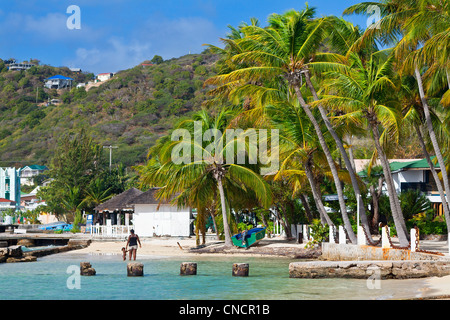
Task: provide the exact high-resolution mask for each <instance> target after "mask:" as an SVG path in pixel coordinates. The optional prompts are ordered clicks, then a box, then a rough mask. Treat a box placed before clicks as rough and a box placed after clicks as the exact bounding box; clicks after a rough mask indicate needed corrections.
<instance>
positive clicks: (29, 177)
mask: <svg viewBox="0 0 450 320" xmlns="http://www.w3.org/2000/svg"><path fill="white" fill-rule="evenodd" d="M46 170H48V168H47V167H46V166H39V165H36V164H33V165H31V166H25V167H23V168H20V183H21V184H25V185H32V184H33V178H34V177H35V176H37V175H39V174H41V173H43V172H44V171H46Z"/></svg>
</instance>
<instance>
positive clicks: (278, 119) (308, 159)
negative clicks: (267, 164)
mask: <svg viewBox="0 0 450 320" xmlns="http://www.w3.org/2000/svg"><path fill="white" fill-rule="evenodd" d="M290 100H291V101H289V100H288V99H286V100H284V101H282V102H280V103H277V104H273V105H268V106H266V107H265V112H266V114H267V116H268V117H269V118H270V123H271V125H272V126H273V127H274V128H277V129H279V130H280V158H281V159H283V160H282V161H281V164H280V169H279V170H278V172H277V173H276V174H274V175H273V179H274V180H275V181H277V180H281V179H283V180H286V181H287V182H288V183H289V184H290V185H291V186H292V193H293V194H296V193H298V192H300V191H301V190H302V189H303V190H304V189H305V185H306V184H309V187H310V190H311V193H312V195H313V199H314V202H315V204H316V207H317V209H318V211H319V213H320V217H321V221H323V222H325V223H326V224H328V225H330V226H334V223H333V221H332V220H331V219H330V217H329V216H328V214H327V212H326V210H325V207H324V204H323V200H322V196H321V193H320V188H319V186H318V185H317V183H316V180H317V174H314V171H315V170H317V169H318V170H322V171H325V170H326V169H327V168H328V166H327V162H326V159H325V158H324V157H323V156H322V157H320V156H318V154H320V153H321V152H319V151H320V149H319V148H320V145H319V143H318V141H317V136H316V135H315V134H314V128H312V125H311V122H310V121H309V119H308V118H307V117H306V114H305V113H304V111H303V109H302V108H301V107H300V106H299V103H298V101H296V100H295V99H294V100H292V99H290ZM322 155H323V153H322Z"/></svg>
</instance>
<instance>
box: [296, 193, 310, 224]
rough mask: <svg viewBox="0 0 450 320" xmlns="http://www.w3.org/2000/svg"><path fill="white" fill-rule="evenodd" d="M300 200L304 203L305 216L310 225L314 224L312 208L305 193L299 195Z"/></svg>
mask: <svg viewBox="0 0 450 320" xmlns="http://www.w3.org/2000/svg"><path fill="white" fill-rule="evenodd" d="M298 197H299V198H300V201H301V202H302V205H303V208H305V215H306V219H307V220H308V223H312V214H311V208H310V207H309V204H308V201H306V197H305V195H304V194H303V193H300V194H299V195H298Z"/></svg>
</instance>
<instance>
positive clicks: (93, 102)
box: [0, 54, 218, 167]
mask: <svg viewBox="0 0 450 320" xmlns="http://www.w3.org/2000/svg"><path fill="white" fill-rule="evenodd" d="M217 60H218V56H217V55H214V54H191V55H186V56H183V57H180V58H176V59H171V60H167V61H159V62H160V63H158V64H152V63H151V62H150V61H143V62H142V64H139V65H138V66H135V67H134V68H131V69H127V70H123V71H119V72H118V73H116V74H115V75H114V77H113V78H112V79H110V80H109V81H105V82H104V83H102V84H101V85H99V86H97V87H92V88H90V89H89V90H87V91H86V89H85V88H84V87H81V88H76V87H75V86H76V84H77V83H87V82H88V81H91V80H92V79H93V77H94V75H93V74H90V73H74V72H72V71H71V70H70V69H69V68H66V67H60V68H57V67H52V66H47V65H41V66H35V67H32V68H30V69H28V70H26V71H8V69H7V67H6V65H5V63H4V62H3V61H2V60H0V166H16V167H20V166H24V165H29V164H41V165H49V162H50V159H51V158H52V155H53V151H54V146H55V145H56V142H57V141H58V139H59V137H60V136H61V135H62V134H63V133H64V132H67V131H69V130H75V131H76V130H79V129H81V128H85V129H86V130H87V132H88V133H89V134H90V135H91V136H92V137H93V138H94V139H95V140H96V141H97V142H98V143H100V144H102V145H114V146H117V147H118V148H117V149H115V150H114V151H113V163H118V162H121V163H123V164H124V165H126V166H132V165H135V164H137V163H142V162H143V161H144V160H145V158H146V154H147V150H148V148H149V147H151V146H152V145H153V144H154V142H155V141H156V140H157V139H158V138H159V137H160V136H162V135H164V134H165V133H167V131H168V130H169V129H170V128H172V126H173V125H174V124H175V123H176V122H177V121H178V120H179V119H180V118H183V117H188V116H189V114H190V113H191V112H193V111H197V110H199V109H200V108H201V105H202V103H203V102H204V101H205V100H206V99H207V95H206V93H207V91H208V89H207V88H203V83H204V81H205V80H206V79H207V78H208V77H211V76H212V75H214V74H215V70H214V68H215V65H214V63H215V62H216V61H217ZM54 75H63V76H67V77H71V78H73V79H74V80H75V81H74V85H73V88H72V89H60V90H56V89H47V88H44V80H45V79H46V78H48V77H51V76H54ZM51 99H58V100H60V103H58V104H56V105H55V104H48V103H47V102H48V101H49V100H51ZM106 152H107V151H106V150H105V153H106Z"/></svg>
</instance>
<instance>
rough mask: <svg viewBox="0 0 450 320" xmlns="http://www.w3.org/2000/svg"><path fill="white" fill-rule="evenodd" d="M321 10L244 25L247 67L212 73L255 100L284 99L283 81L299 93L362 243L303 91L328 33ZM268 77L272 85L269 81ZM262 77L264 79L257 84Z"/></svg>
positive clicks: (219, 81) (216, 79)
mask: <svg viewBox="0 0 450 320" xmlns="http://www.w3.org/2000/svg"><path fill="white" fill-rule="evenodd" d="M314 14H315V10H314V9H313V8H309V7H306V9H304V10H302V11H295V10H291V11H288V12H286V13H285V14H283V15H279V14H273V15H271V16H270V17H269V26H268V27H266V28H261V27H258V26H247V27H244V28H242V32H243V33H244V34H245V37H244V38H242V39H241V40H240V41H239V45H240V47H241V48H242V49H243V52H242V53H240V54H236V55H235V56H233V57H232V59H233V61H236V62H239V63H241V64H243V65H245V64H247V65H248V66H247V67H242V68H239V69H237V70H234V71H232V72H230V73H228V74H224V75H218V76H216V77H213V78H212V79H209V80H208V81H207V83H208V84H215V85H218V86H219V88H220V87H225V86H230V84H233V86H234V87H235V88H234V91H233V93H235V94H237V95H238V96H239V95H241V96H245V95H247V96H248V95H250V96H252V97H253V96H255V98H254V103H255V104H260V105H263V104H265V103H267V101H270V100H273V99H279V97H274V96H278V95H279V88H277V86H278V87H283V86H284V87H287V88H288V89H289V90H291V91H292V92H293V93H294V94H295V96H296V97H297V99H298V101H299V103H300V105H301V107H302V108H303V110H304V112H305V113H306V115H307V117H308V119H309V120H310V121H311V123H312V124H313V126H314V130H315V132H316V134H317V136H318V138H319V142H320V146H321V148H322V150H323V151H324V154H325V156H326V159H327V162H328V166H329V167H330V170H331V173H332V176H333V181H334V184H335V188H336V192H337V194H338V199H339V206H340V211H341V215H342V217H343V220H344V226H345V228H346V230H347V232H348V234H349V237H350V240H351V241H352V242H353V243H356V241H357V240H356V236H355V234H354V233H353V231H352V228H351V223H350V219H349V218H348V214H347V208H346V205H345V200H344V193H343V188H342V182H341V181H340V179H339V172H338V168H337V166H336V163H335V162H334V159H333V157H332V153H331V151H330V148H329V146H328V145H327V142H326V139H325V137H324V134H323V132H322V128H321V126H320V124H319V121H318V120H317V118H316V116H315V115H314V114H313V112H312V110H311V109H310V106H309V105H308V104H307V102H306V100H305V92H303V93H302V86H303V75H304V73H305V72H306V71H307V67H308V63H309V59H310V58H311V57H312V56H313V55H314V54H316V52H317V49H318V47H319V46H320V44H321V43H322V41H323V40H324V37H325V35H326V32H325V30H326V26H327V24H328V22H327V20H325V19H313V18H314ZM267 82H271V83H272V86H268V87H265V84H267ZM255 83H258V85H255Z"/></svg>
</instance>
